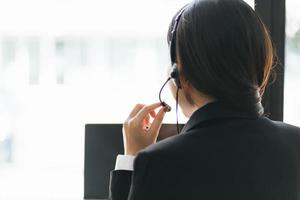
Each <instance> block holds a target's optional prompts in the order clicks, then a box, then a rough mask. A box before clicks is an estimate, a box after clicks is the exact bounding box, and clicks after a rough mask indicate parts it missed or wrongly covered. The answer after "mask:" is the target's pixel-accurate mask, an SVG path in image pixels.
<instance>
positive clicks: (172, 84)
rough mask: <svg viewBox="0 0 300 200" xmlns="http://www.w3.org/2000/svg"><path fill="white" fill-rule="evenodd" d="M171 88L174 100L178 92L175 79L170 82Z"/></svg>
mask: <svg viewBox="0 0 300 200" xmlns="http://www.w3.org/2000/svg"><path fill="white" fill-rule="evenodd" d="M168 85H169V88H170V90H171V93H172V95H173V97H174V98H176V90H177V87H176V85H175V83H174V80H173V79H171V80H170V81H169V84H168Z"/></svg>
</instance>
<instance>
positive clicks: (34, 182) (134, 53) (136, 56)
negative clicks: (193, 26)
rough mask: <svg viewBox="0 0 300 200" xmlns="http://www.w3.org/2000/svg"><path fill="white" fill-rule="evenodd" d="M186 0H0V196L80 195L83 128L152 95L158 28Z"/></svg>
mask: <svg viewBox="0 0 300 200" xmlns="http://www.w3.org/2000/svg"><path fill="white" fill-rule="evenodd" d="M188 2H190V1H187V0H151V1H150V0H127V1H122V0H116V1H109V0H23V1H21V0H0V199H1V200H2V199H3V200H13V199H45V200H48V199H49V200H50V199H51V200H60V199H64V200H67V199H80V198H82V197H83V161H84V157H83V153H84V152H83V151H84V125H85V124H86V123H122V122H123V120H124V119H125V118H126V117H127V114H128V113H129V111H130V110H131V108H132V107H133V106H134V105H135V104H136V103H152V102H157V101H158V92H159V89H160V87H161V86H162V84H163V82H164V81H165V80H166V78H167V71H168V69H169V67H170V61H169V50H168V46H167V40H166V33H167V30H168V25H169V23H170V21H171V18H172V17H173V15H174V14H175V13H176V11H177V10H179V9H180V8H181V7H182V6H183V5H185V4H186V3H188ZM247 3H249V4H250V5H251V6H252V7H254V0H248V1H247ZM297 8H300V3H299V1H298V0H287V29H286V74H285V76H286V77H285V81H286V84H285V105H284V108H285V112H284V121H286V122H289V123H293V124H295V125H298V126H300V101H298V99H299V97H300V89H299V88H300V79H299V78H298V77H299V76H300V67H299V65H300V64H299V63H300V15H299V14H298V12H299V11H298V9H297ZM163 98H164V99H165V100H166V101H167V102H168V103H170V104H171V105H173V108H175V101H174V100H173V98H172V96H171V94H170V92H169V91H168V89H165V90H164V92H163ZM179 120H180V122H183V123H184V122H185V121H186V119H185V118H184V117H183V116H182V115H179ZM165 122H169V123H175V122H176V115H175V113H174V111H173V112H171V113H169V114H168V115H167V117H166V119H165Z"/></svg>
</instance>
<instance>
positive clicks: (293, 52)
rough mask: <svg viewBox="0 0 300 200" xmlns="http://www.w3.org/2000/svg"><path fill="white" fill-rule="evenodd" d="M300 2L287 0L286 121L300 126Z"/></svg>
mask: <svg viewBox="0 0 300 200" xmlns="http://www.w3.org/2000/svg"><path fill="white" fill-rule="evenodd" d="M299 7H300V2H299V1H297V0H286V13H287V17H286V48H285V69H286V70H285V88H284V89H285V92H284V95H285V99H284V110H285V111H284V121H285V122H288V123H292V124H295V125H297V126H300V101H299V99H300V90H299V88H300V80H299V76H300V67H299V66H300V16H299V10H298V8H299Z"/></svg>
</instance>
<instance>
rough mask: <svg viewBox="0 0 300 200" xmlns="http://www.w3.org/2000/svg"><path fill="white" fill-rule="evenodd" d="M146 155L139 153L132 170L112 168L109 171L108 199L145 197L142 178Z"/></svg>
mask: <svg viewBox="0 0 300 200" xmlns="http://www.w3.org/2000/svg"><path fill="white" fill-rule="evenodd" d="M147 163H148V156H147V154H146V153H139V154H138V155H137V157H136V158H135V161H134V171H133V172H132V171H127V170H113V171H111V173H110V186H109V199H110V200H139V199H146V197H145V198H144V197H143V196H144V195H145V192H144V191H143V190H144V179H145V178H146V176H147V174H146V169H147Z"/></svg>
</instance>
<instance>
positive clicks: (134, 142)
mask: <svg viewBox="0 0 300 200" xmlns="http://www.w3.org/2000/svg"><path fill="white" fill-rule="evenodd" d="M159 107H161V108H160V110H159V111H158V112H157V113H156V112H155V109H156V108H159ZM164 116H165V111H164V107H162V105H161V104H160V103H155V104H151V105H148V106H146V105H144V104H137V105H136V106H135V107H134V108H133V110H132V111H131V113H130V114H129V116H128V118H127V119H126V121H125V122H124V124H123V142H124V151H125V155H136V154H137V153H138V152H139V151H140V150H142V149H144V148H146V147H147V146H149V145H150V144H154V143H155V142H156V139H157V136H158V133H159V130H160V127H161V124H162V121H163V118H164ZM150 117H152V118H153V122H152V124H151V123H150Z"/></svg>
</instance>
